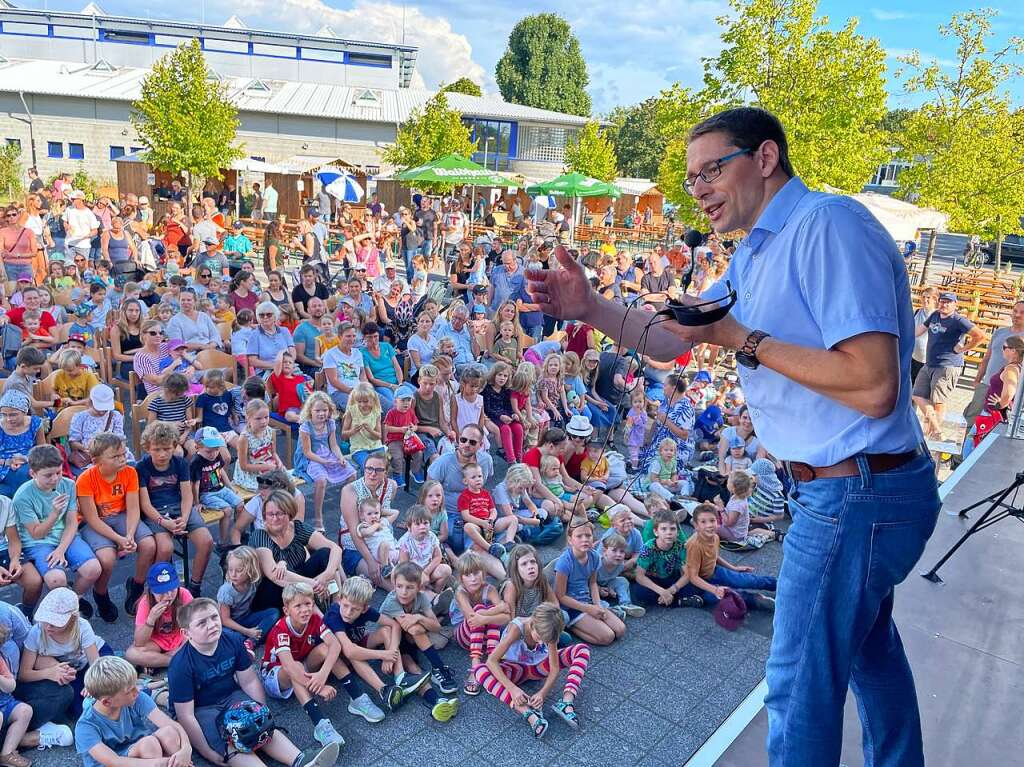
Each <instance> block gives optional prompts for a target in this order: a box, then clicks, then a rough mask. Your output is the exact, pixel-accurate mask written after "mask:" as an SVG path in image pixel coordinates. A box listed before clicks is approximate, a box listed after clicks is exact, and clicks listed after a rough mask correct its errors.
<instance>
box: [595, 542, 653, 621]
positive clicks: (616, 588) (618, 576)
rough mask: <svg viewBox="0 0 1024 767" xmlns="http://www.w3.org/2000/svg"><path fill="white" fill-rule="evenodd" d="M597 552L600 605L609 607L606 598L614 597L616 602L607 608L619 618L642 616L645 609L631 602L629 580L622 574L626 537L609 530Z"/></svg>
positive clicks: (624, 561)
mask: <svg viewBox="0 0 1024 767" xmlns="http://www.w3.org/2000/svg"><path fill="white" fill-rule="evenodd" d="M597 553H598V554H599V555H600V557H601V566H600V567H599V568H598V569H597V593H598V594H600V595H601V604H602V606H604V607H609V605H608V600H609V599H613V598H614V599H615V601H616V604H614V605H612V606H611V607H609V609H610V610H611V611H612V612H613V613H615V614H616V615H617V616H618V617H619V618H625V617H626V616H629V617H630V618H642V617H643V616H644V614H645V613H646V612H647V611H646V610H644V608H642V607H641V606H640V605H635V604H633V599H632V597H630V595H629V581H627V580H626V579H625V577H624V576H623V575H622V573H623V572H624V570H625V563H626V539H625V538H623V537H622V536H621V535H619V534H618V533H617V532H615V531H614V530H611V531H609V534H608V535H606V536H605V537H604V538H602V539H601V543H600V544H599V545H598V547H597Z"/></svg>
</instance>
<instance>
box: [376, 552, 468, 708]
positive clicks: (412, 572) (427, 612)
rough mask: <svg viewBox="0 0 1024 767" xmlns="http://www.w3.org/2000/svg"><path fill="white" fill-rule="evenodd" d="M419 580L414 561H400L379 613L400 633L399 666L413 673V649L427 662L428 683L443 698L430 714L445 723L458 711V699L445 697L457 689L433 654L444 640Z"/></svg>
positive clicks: (421, 573)
mask: <svg viewBox="0 0 1024 767" xmlns="http://www.w3.org/2000/svg"><path fill="white" fill-rule="evenodd" d="M422 581H423V570H422V569H420V566H419V565H417V564H415V563H414V562H403V563H402V564H400V565H399V566H398V567H396V568H395V572H394V582H395V590H394V591H392V592H391V593H390V594H388V595H387V596H386V597H385V598H384V602H383V603H382V604H381V606H380V613H381V615H386V616H389V617H391V618H392V619H393V620H394V621H395V623H397V624H398V628H399V629H400V630H401V632H402V639H401V641H400V642H399V645H398V649H399V650H401V652H402V656H403V666H404V667H405V668H407V669H409V670H410V672H414V673H415V670H416V669H418V668H419V664H418V663H417V655H418V653H417V650H418V651H419V653H422V654H423V655H424V656H425V657H426V659H427V661H428V662H429V663H430V681H431V682H432V683H433V684H434V686H435V687H437V690H438V692H440V693H441V696H444V697H439V698H438V701H437V703H436V704H432V708H433V709H434V711H433V712H432V713H433V715H434V718H435V719H437V720H438V721H442V722H446V721H448V720H449V719H451V718H452V717H453V716H455V714H456V713H457V712H458V708H459V702H458V698H451V697H449V696H451V695H453V694H454V693H455V692H456V691H457V690H458V687H457V686H456V684H455V677H454V676H453V675H452V670H451V669H450V668H448V667H447V666H446V665H445V664H444V661H442V660H441V656H440V655H439V654H438V652H437V651H438V649H439V648H442V647H444V645H445V644H446V643H447V641H448V640H447V639H445V637H444V636H442V635H441V633H440V631H441V622H440V621H439V620H438V619H437V617H436V616H435V614H434V605H433V604H432V603H431V600H430V598H429V597H428V596H427V595H426V594H425V593H423V591H422V590H421V586H420V584H421V583H422ZM431 692H433V690H431Z"/></svg>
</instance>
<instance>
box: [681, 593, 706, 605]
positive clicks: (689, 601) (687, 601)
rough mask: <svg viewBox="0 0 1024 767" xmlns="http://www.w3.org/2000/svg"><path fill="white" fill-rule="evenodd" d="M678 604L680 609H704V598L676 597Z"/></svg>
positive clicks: (694, 595) (692, 596)
mask: <svg viewBox="0 0 1024 767" xmlns="http://www.w3.org/2000/svg"><path fill="white" fill-rule="evenodd" d="M676 604H677V605H679V606H680V607H703V606H704V597H699V596H697V595H696V594H693V595H691V596H688V597H676Z"/></svg>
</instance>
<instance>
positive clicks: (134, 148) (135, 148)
mask: <svg viewBox="0 0 1024 767" xmlns="http://www.w3.org/2000/svg"><path fill="white" fill-rule="evenodd" d="M145 148H146V147H144V146H133V147H132V154H135V153H136V152H141V151H142V150H143V149H145Z"/></svg>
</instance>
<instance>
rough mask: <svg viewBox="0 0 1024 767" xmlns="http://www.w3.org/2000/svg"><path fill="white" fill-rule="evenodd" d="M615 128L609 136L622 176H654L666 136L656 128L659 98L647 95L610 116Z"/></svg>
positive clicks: (618, 109)
mask: <svg viewBox="0 0 1024 767" xmlns="http://www.w3.org/2000/svg"><path fill="white" fill-rule="evenodd" d="M609 120H610V122H611V123H612V125H613V126H614V131H608V137H609V139H610V140H611V141H612V144H613V145H614V147H615V158H616V160H617V162H618V166H619V171H620V172H621V173H622V175H623V176H631V177H633V178H655V177H656V176H657V175H658V166H659V165H660V164H661V160H662V158H663V157H664V155H665V136H664V134H663V133H662V132H661V130H660V129H659V127H658V99H657V98H649V99H647V100H646V101H641V102H640V103H639V104H634V105H633V106H631V107H626V108H622V107H619V108H617V109H616V110H614V111H613V112H612V114H611V115H609Z"/></svg>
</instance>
